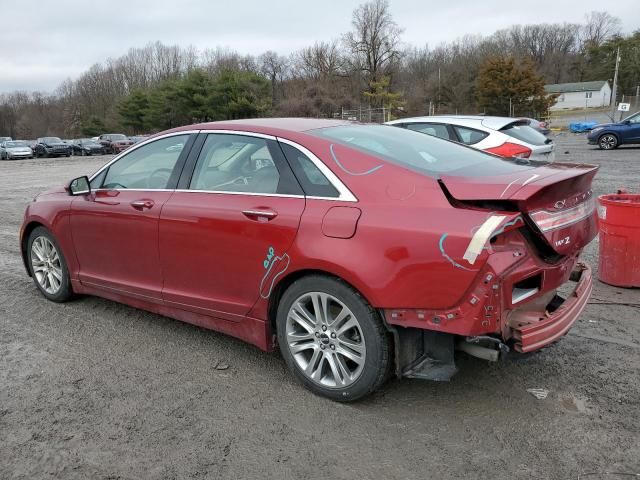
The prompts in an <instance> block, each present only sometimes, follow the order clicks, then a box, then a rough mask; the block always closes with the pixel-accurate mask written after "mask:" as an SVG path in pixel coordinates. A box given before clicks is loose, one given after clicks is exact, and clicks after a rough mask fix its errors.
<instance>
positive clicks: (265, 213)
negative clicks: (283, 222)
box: [242, 210, 278, 222]
mask: <svg viewBox="0 0 640 480" xmlns="http://www.w3.org/2000/svg"><path fill="white" fill-rule="evenodd" d="M242 214H243V215H244V216H245V217H247V218H248V219H250V220H256V221H258V222H268V221H269V220H273V219H274V218H276V217H277V216H278V214H277V213H276V212H274V211H273V210H243V211H242Z"/></svg>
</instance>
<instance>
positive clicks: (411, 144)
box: [306, 125, 532, 177]
mask: <svg viewBox="0 0 640 480" xmlns="http://www.w3.org/2000/svg"><path fill="white" fill-rule="evenodd" d="M306 133H309V134H311V135H315V136H318V137H322V138H325V139H327V140H330V141H334V142H336V143H338V144H342V145H346V146H348V147H351V148H353V149H355V150H359V151H361V152H364V153H367V154H369V155H374V156H376V157H379V158H382V159H384V160H388V161H390V162H393V163H396V164H398V165H401V166H403V167H407V168H410V169H412V170H414V171H417V172H419V173H423V174H426V175H429V176H431V177H438V176H439V175H440V174H446V175H460V176H474V177H475V176H490V175H501V174H507V173H512V172H517V171H522V170H527V169H529V168H532V167H531V166H524V165H517V164H516V163H514V162H513V161H512V160H509V159H503V158H501V157H497V156H495V155H490V154H488V153H484V152H481V151H479V150H475V149H473V148H470V147H467V146H464V145H460V144H458V143H454V142H450V141H448V140H443V139H440V138H437V137H433V136H431V135H425V134H424V133H419V132H413V131H411V130H405V129H402V128H396V127H393V126H389V125H347V126H340V127H328V128H319V129H316V130H310V131H307V132H306ZM334 160H337V161H338V162H340V163H339V165H341V164H342V162H343V161H344V159H340V158H334Z"/></svg>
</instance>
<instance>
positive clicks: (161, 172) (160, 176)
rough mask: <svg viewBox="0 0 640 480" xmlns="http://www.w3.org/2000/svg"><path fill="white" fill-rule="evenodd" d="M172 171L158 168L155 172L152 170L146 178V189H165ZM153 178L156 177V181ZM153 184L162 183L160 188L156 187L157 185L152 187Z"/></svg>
mask: <svg viewBox="0 0 640 480" xmlns="http://www.w3.org/2000/svg"><path fill="white" fill-rule="evenodd" d="M172 171H173V170H172V169H171V168H158V169H157V170H154V171H153V173H151V175H149V177H148V178H147V188H166V186H167V183H169V178H171V172H172ZM155 177H157V179H155ZM154 179H155V180H154ZM155 182H157V183H162V182H163V183H162V186H160V187H158V186H157V185H154V183H155Z"/></svg>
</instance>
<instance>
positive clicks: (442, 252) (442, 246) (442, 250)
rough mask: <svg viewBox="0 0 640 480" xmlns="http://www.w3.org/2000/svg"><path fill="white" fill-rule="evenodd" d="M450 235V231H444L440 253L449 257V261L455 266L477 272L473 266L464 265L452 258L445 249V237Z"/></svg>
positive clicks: (446, 257)
mask: <svg viewBox="0 0 640 480" xmlns="http://www.w3.org/2000/svg"><path fill="white" fill-rule="evenodd" d="M448 236H449V234H448V233H443V234H442V236H441V237H440V243H439V245H440V253H441V254H442V256H443V257H444V258H445V259H447V261H448V262H449V263H450V264H451V265H453V266H454V267H457V268H461V269H462V270H466V271H468V272H477V271H478V270H475V269H473V268H467V267H465V266H464V265H460V264H459V263H458V262H456V261H455V260H454V259H453V258H451V257H450V256H449V255H447V252H445V251H444V240H445V238H447V237H448Z"/></svg>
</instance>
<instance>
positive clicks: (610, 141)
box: [598, 133, 618, 150]
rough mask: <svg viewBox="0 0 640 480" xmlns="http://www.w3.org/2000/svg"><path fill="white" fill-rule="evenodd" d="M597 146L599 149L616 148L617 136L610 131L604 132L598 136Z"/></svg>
mask: <svg viewBox="0 0 640 480" xmlns="http://www.w3.org/2000/svg"><path fill="white" fill-rule="evenodd" d="M598 146H599V147H600V149H601V150H613V149H614V148H618V137H616V136H615V135H612V134H610V133H606V134H604V135H602V136H601V137H600V138H598Z"/></svg>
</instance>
